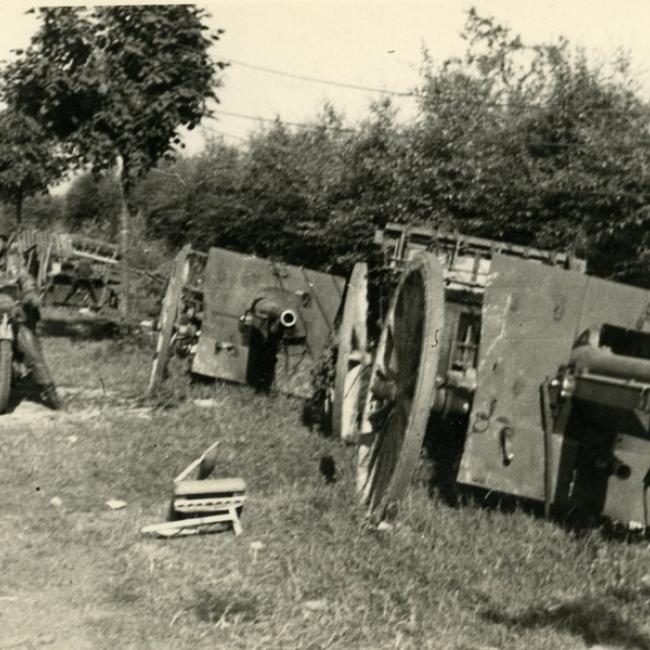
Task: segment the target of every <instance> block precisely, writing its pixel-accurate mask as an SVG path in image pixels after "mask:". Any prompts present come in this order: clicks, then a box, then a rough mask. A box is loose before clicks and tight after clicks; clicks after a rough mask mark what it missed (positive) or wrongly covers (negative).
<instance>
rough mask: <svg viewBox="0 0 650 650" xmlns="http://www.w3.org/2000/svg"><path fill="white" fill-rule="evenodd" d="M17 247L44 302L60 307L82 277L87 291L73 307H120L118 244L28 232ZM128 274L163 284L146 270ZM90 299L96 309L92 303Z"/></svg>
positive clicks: (18, 237)
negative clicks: (58, 304)
mask: <svg viewBox="0 0 650 650" xmlns="http://www.w3.org/2000/svg"><path fill="white" fill-rule="evenodd" d="M14 245H15V246H16V248H17V250H18V251H19V253H20V254H21V255H22V257H23V259H24V261H25V264H26V267H27V269H28V270H29V272H30V273H31V275H32V276H33V277H34V279H35V281H36V286H37V290H38V292H39V294H40V296H41V298H42V299H43V300H44V301H48V302H50V303H57V302H58V303H60V302H61V299H62V298H63V297H64V296H65V295H66V294H68V293H71V291H70V289H71V287H72V286H74V283H75V280H78V278H80V277H81V278H82V279H83V283H82V284H83V285H84V286H85V287H86V291H79V292H74V293H76V294H77V295H75V300H74V302H73V303H72V304H74V305H75V306H96V307H98V308H100V307H105V306H108V307H111V308H114V309H116V308H117V307H118V301H119V296H120V295H121V283H122V268H121V256H120V252H119V247H118V246H117V245H116V244H113V243H111V242H106V241H103V240H101V239H96V238H92V237H86V236H84V235H80V234H77V233H59V232H56V233H55V232H48V231H40V230H25V231H23V232H21V233H20V234H19V235H18V236H17V237H16V239H15V241H14ZM129 272H130V273H131V274H133V276H134V277H135V278H137V279H138V280H139V281H142V280H143V279H147V280H153V281H154V283H156V284H157V285H159V284H163V282H164V281H163V279H162V278H160V277H158V276H156V274H154V273H151V272H149V271H146V270H144V269H137V268H134V267H133V268H130V269H129ZM95 292H97V293H96V294H95ZM91 298H92V299H93V300H92V302H93V305H91V304H90V302H89V301H90V299H91ZM95 300H96V304H95Z"/></svg>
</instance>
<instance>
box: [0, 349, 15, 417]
mask: <svg viewBox="0 0 650 650" xmlns="http://www.w3.org/2000/svg"><path fill="white" fill-rule="evenodd" d="M12 357H13V347H12V344H11V341H8V340H7V339H3V340H2V341H0V413H5V412H6V411H7V407H8V406H9V396H10V394H11V360H12Z"/></svg>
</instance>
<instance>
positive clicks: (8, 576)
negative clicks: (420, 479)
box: [0, 339, 650, 650]
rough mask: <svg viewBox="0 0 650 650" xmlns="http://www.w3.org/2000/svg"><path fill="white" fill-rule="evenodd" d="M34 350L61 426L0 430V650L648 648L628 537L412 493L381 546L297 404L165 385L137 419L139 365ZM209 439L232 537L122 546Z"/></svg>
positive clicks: (44, 419) (1, 423) (117, 348)
mask: <svg viewBox="0 0 650 650" xmlns="http://www.w3.org/2000/svg"><path fill="white" fill-rule="evenodd" d="M44 344H45V347H46V354H47V356H48V358H49V360H50V363H51V365H52V367H53V370H54V372H55V374H56V376H57V379H58V382H59V384H60V385H61V386H62V387H63V388H64V389H65V393H66V399H67V402H68V410H67V412H66V413H63V414H52V413H50V412H47V411H45V410H44V409H42V408H40V407H38V406H36V405H30V404H26V403H23V404H21V405H19V407H18V408H17V410H16V412H15V413H14V414H11V415H8V416H3V418H0V467H1V473H0V487H1V490H2V510H1V512H2V514H1V516H0V566H1V569H2V572H1V574H0V575H2V579H1V580H0V649H2V648H37V647H44V648H55V649H58V648H61V649H64V650H67V649H71V650H75V649H77V648H81V649H83V648H119V649H127V648H152V649H153V648H156V649H158V648H164V649H166V648H226V649H229V648H251V649H254V648H259V649H273V648H305V649H307V648H313V649H318V648H341V649H343V648H369V649H370V648H377V649H380V648H413V649H419V648H454V649H458V650H461V649H462V650H490V649H494V648H508V649H510V648H513V649H516V648H521V649H525V650H532V649H537V648H548V649H549V650H551V649H553V650H555V649H562V648H566V649H571V650H573V649H579V648H587V647H591V646H595V645H600V646H605V647H612V648H613V647H617V648H639V649H641V650H650V549H649V547H648V541H647V539H646V540H645V541H643V540H637V541H633V542H629V541H625V542H624V541H613V540H611V539H609V538H607V537H606V536H605V535H603V533H601V532H600V531H592V532H589V533H588V534H584V535H580V536H577V535H575V534H571V533H569V532H566V531H565V530H563V529H562V528H561V527H560V526H559V525H557V524H551V523H548V522H545V521H543V520H541V519H537V518H535V517H533V516H532V515H529V514H525V513H523V512H521V511H515V512H512V513H509V514H505V513H502V512H497V511H494V510H488V509H486V508H481V507H479V506H477V505H468V506H462V507H459V508H450V507H448V506H446V505H444V504H442V503H439V502H436V501H435V500H431V499H430V498H428V497H427V495H426V491H425V490H424V488H418V487H417V486H415V487H414V488H413V490H412V491H411V493H410V495H409V497H408V499H407V500H406V502H405V503H404V505H403V507H402V509H401V512H400V516H399V518H398V520H397V521H396V523H395V525H394V527H393V528H392V529H391V530H389V531H386V532H379V531H377V530H376V529H374V528H372V527H371V526H369V525H368V523H367V522H366V520H365V518H364V516H363V512H361V511H360V510H359V508H358V507H357V505H356V502H355V496H354V470H353V450H352V449H349V448H346V447H344V446H342V445H340V444H338V443H336V442H334V441H332V440H328V439H326V438H323V437H321V436H319V435H318V434H316V433H313V432H310V431H308V430H307V429H305V428H304V427H303V426H302V425H301V423H300V403H299V402H297V401H295V400H292V399H289V398H286V397H283V396H270V397H267V396H261V395H257V394H255V393H253V392H252V391H251V390H249V389H248V388H245V387H237V386H230V385H217V386H195V387H189V386H188V385H187V383H186V382H185V381H184V380H174V381H172V382H171V384H170V386H169V387H168V388H166V389H165V392H164V394H163V395H161V397H160V398H159V399H158V401H157V402H156V404H155V406H157V408H154V409H151V408H150V405H149V406H148V405H147V404H145V403H143V402H142V400H141V399H140V395H141V393H142V391H143V388H144V385H145V383H146V378H147V375H148V371H149V362H150V354H151V353H150V351H149V350H148V349H146V348H141V347H138V346H136V345H129V344H115V343H110V342H83V341H75V342H71V341H69V340H67V339H46V340H45V341H44ZM207 397H210V398H212V399H213V402H212V404H211V405H209V406H207V407H206V406H205V405H202V406H201V405H198V404H196V403H195V402H194V400H195V399H196V398H207ZM215 439H219V440H220V441H221V442H220V446H219V448H218V449H219V462H218V464H217V470H216V473H217V474H218V475H220V476H241V477H243V478H245V480H246V481H247V484H248V495H249V501H248V504H247V506H246V509H245V510H244V514H243V520H242V523H243V528H244V533H243V535H241V536H240V537H235V536H234V535H233V534H232V533H230V532H225V533H220V534H215V535H201V536H190V537H184V538H174V539H169V540H157V539H151V538H145V537H143V536H141V535H140V533H139V529H140V528H141V526H143V525H144V524H147V523H153V522H157V521H162V520H163V518H164V516H165V514H166V510H167V506H168V497H169V492H170V486H171V481H172V478H173V477H174V476H175V475H176V474H178V473H179V472H180V470H181V469H182V468H183V467H185V466H186V465H187V464H188V463H189V462H190V461H191V460H192V459H193V458H195V457H196V456H197V455H199V454H200V452H201V451H202V450H203V449H204V448H206V447H207V446H208V445H209V444H210V443H212V442H213V441H214V440H215ZM324 455H331V456H332V457H333V458H334V459H335V462H336V467H337V479H338V480H337V481H336V482H335V483H332V484H326V483H325V482H324V480H323V478H322V476H321V475H320V473H319V462H320V459H321V457H322V456H324ZM108 499H123V500H124V501H126V502H127V504H128V505H127V507H126V508H124V509H122V510H111V509H110V508H108V507H107V506H106V504H105V502H106V501H107V500H108Z"/></svg>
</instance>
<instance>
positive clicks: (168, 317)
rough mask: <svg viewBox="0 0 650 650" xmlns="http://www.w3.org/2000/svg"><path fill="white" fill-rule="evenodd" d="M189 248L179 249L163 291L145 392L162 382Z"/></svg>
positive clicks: (186, 269) (187, 265)
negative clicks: (151, 363) (154, 348)
mask: <svg viewBox="0 0 650 650" xmlns="http://www.w3.org/2000/svg"><path fill="white" fill-rule="evenodd" d="M189 252H190V247H189V246H185V247H184V248H182V249H181V252H180V253H179V254H178V256H177V257H176V259H175V260H174V265H173V267H172V272H171V276H170V278H169V284H168V285H167V290H166V291H165V297H164V298H163V301H162V308H161V310H160V318H159V322H158V339H157V340H156V352H155V353H154V358H153V365H152V367H151V375H150V377H149V386H148V388H147V392H149V393H151V391H152V390H153V389H154V388H155V387H156V386H157V385H158V384H159V383H160V382H161V381H162V379H163V376H164V373H165V368H166V367H167V361H168V359H169V353H170V348H171V342H172V334H173V332H174V326H175V325H176V319H177V317H178V312H179V306H180V303H181V298H182V295H183V287H184V286H185V284H186V283H187V280H188V277H189V261H188V254H189Z"/></svg>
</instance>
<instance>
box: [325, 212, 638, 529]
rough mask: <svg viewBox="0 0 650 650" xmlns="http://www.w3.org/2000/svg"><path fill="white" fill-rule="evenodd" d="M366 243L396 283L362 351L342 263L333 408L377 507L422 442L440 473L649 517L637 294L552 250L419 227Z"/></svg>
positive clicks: (577, 506)
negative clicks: (372, 341) (343, 295)
mask: <svg viewBox="0 0 650 650" xmlns="http://www.w3.org/2000/svg"><path fill="white" fill-rule="evenodd" d="M377 243H378V244H379V245H380V246H381V247H382V250H383V252H384V255H385V261H386V265H387V266H388V267H389V268H391V269H392V270H393V272H394V273H393V277H394V278H398V280H397V285H396V287H395V288H394V290H393V291H392V296H391V299H390V305H389V307H388V310H387V313H386V314H385V316H384V318H383V327H382V329H381V334H380V336H379V339H378V342H377V344H376V346H374V347H371V346H370V345H369V344H368V336H367V333H366V325H367V322H366V321H365V320H364V319H365V317H366V314H367V307H368V305H367V297H366V296H367V291H366V271H367V269H366V268H365V266H364V265H361V266H357V267H355V270H354V271H353V274H352V277H351V281H350V283H349V286H348V292H347V296H348V297H347V300H346V304H345V306H344V311H343V320H342V324H341V328H340V331H339V353H338V358H337V372H336V379H335V396H336V397H337V398H338V399H336V402H335V406H334V416H335V418H334V428H335V430H336V431H337V432H338V433H340V435H341V437H342V438H343V439H346V440H348V441H352V440H354V441H355V442H356V443H357V444H358V465H357V487H358V490H359V494H360V496H361V500H362V502H363V503H365V504H367V506H368V508H369V509H370V510H371V511H372V512H373V513H374V514H375V516H377V517H382V516H384V515H385V514H386V513H387V512H390V510H392V508H393V507H394V506H395V504H396V503H397V502H398V501H399V499H400V498H401V497H402V496H403V494H404V491H405V490H406V488H407V486H408V484H409V482H410V480H411V478H412V475H413V472H414V469H415V466H416V464H417V463H418V459H419V457H420V454H421V450H422V449H423V445H425V446H426V449H427V450H428V451H429V453H430V455H431V457H432V459H433V462H434V467H435V468H436V476H437V478H438V479H439V480H441V482H445V481H446V482H453V483H454V485H455V484H461V485H468V486H473V487H477V488H482V489H484V490H488V491H491V492H496V493H502V494H507V495H513V496H515V497H520V498H524V499H531V500H535V501H540V502H543V503H544V506H545V511H546V513H547V514H550V512H551V511H552V510H554V511H558V512H560V511H562V512H570V511H580V512H586V513H589V514H590V515H594V516H605V517H607V518H609V519H612V520H615V521H620V522H625V523H635V524H637V525H641V526H649V525H650V292H648V291H645V290H642V289H638V288H635V287H631V286H627V285H623V284H618V283H615V282H611V281H608V280H603V279H600V278H596V277H591V276H588V275H587V274H586V273H585V264H584V262H583V261H582V260H579V259H576V258H573V257H571V256H569V255H567V254H565V253H552V252H548V251H541V250H536V249H531V248H526V247H523V246H515V245H509V244H502V243H498V242H493V241H490V240H485V239H480V238H475V237H462V236H457V235H447V234H443V233H439V232H437V231H433V230H430V229H426V228H407V227H402V226H398V225H389V226H387V227H386V228H385V229H384V230H383V231H381V232H379V233H378V237H377Z"/></svg>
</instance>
